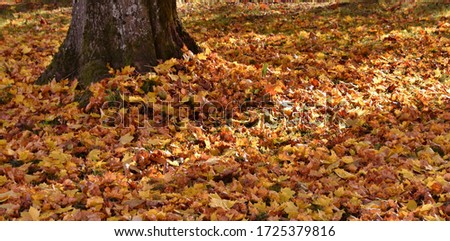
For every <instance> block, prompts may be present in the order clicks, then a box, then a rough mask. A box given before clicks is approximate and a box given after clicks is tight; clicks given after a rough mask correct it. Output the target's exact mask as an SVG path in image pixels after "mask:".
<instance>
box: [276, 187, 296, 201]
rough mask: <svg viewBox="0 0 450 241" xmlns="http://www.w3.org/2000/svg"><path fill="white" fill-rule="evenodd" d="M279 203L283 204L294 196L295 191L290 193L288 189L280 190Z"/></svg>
mask: <svg viewBox="0 0 450 241" xmlns="http://www.w3.org/2000/svg"><path fill="white" fill-rule="evenodd" d="M279 195H280V203H284V202H287V201H289V200H290V199H291V198H292V197H294V195H295V191H292V190H291V189H290V188H288V187H286V188H282V189H281V191H280V194H279Z"/></svg>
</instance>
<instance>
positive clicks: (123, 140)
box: [119, 133, 134, 145]
mask: <svg viewBox="0 0 450 241" xmlns="http://www.w3.org/2000/svg"><path fill="white" fill-rule="evenodd" d="M133 139H134V137H133V136H132V135H131V134H130V133H127V134H126V135H124V136H122V137H120V140H119V142H120V144H122V145H126V144H129V143H130V142H131V141H133Z"/></svg>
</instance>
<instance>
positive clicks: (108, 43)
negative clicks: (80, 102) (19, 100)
mask: <svg viewBox="0 0 450 241" xmlns="http://www.w3.org/2000/svg"><path fill="white" fill-rule="evenodd" d="M183 45H186V46H187V47H188V49H190V50H192V51H193V52H199V51H200V48H199V47H198V46H197V44H196V43H195V41H194V40H193V39H192V38H191V37H190V36H189V34H188V33H187V32H186V31H185V30H184V29H183V27H182V25H181V22H180V20H179V18H178V15H177V12H176V0H73V10H72V22H71V25H70V28H69V32H68V34H67V37H66V39H65V41H64V43H63V44H62V45H61V47H60V49H59V52H58V53H57V54H56V55H55V57H54V58H53V61H52V63H51V64H50V65H49V66H48V67H47V70H46V71H45V72H44V73H43V75H42V76H41V77H40V78H39V79H38V81H37V83H38V84H44V83H47V82H49V81H50V80H52V79H53V78H56V80H62V79H66V78H69V79H73V78H78V80H79V83H80V85H81V87H87V86H88V84H89V83H91V82H94V81H97V80H99V79H100V78H102V77H104V76H106V75H107V68H106V66H107V65H108V64H109V65H110V66H111V67H113V68H120V67H123V66H126V65H132V66H135V67H136V69H137V70H138V71H142V72H145V71H148V70H149V69H150V67H151V66H154V65H157V64H158V60H166V59H170V58H173V57H181V56H182V47H183Z"/></svg>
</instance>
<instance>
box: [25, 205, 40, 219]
mask: <svg viewBox="0 0 450 241" xmlns="http://www.w3.org/2000/svg"><path fill="white" fill-rule="evenodd" d="M28 214H30V217H31V219H32V220H33V221H39V216H40V215H41V211H39V210H38V209H36V208H35V207H30V210H28Z"/></svg>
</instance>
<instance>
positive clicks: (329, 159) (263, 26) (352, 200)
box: [0, 4, 450, 220]
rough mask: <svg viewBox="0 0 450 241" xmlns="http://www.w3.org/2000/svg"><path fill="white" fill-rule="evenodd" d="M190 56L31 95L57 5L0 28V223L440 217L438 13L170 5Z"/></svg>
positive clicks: (61, 17)
mask: <svg viewBox="0 0 450 241" xmlns="http://www.w3.org/2000/svg"><path fill="white" fill-rule="evenodd" d="M180 15H181V16H183V20H184V23H185V26H186V28H187V29H188V30H189V31H190V32H191V33H192V35H193V36H194V37H195V39H196V40H197V41H198V42H199V43H201V45H202V47H203V48H204V49H205V51H204V52H203V53H201V54H199V55H192V54H191V53H189V52H186V53H185V56H184V58H183V59H179V60H170V61H167V62H165V63H162V64H161V65H159V66H158V67H156V68H155V69H154V71H153V72H152V73H148V74H144V75H138V74H136V73H135V72H134V70H133V68H131V67H126V68H124V69H121V70H111V74H112V76H111V78H107V79H104V80H102V81H101V82H99V83H96V84H93V85H92V86H91V87H90V90H91V91H92V93H93V95H92V97H91V98H90V100H89V103H88V104H87V106H85V107H81V106H80V105H79V104H78V103H77V102H76V98H75V96H76V95H77V93H78V91H79V90H77V88H76V87H77V83H76V82H69V81H63V82H61V83H56V82H52V83H50V84H48V85H44V86H37V85H34V84H33V82H34V81H35V80H36V79H37V77H38V76H39V75H40V73H42V71H43V70H44V68H45V66H46V65H47V64H49V63H50V61H51V58H52V56H53V54H54V53H55V52H56V51H57V48H58V46H59V45H60V43H61V42H62V40H63V38H64V36H65V33H66V31H67V29H68V24H69V22H70V9H69V8H61V9H47V10H46V9H39V10H35V11H30V12H21V13H15V14H13V15H12V16H10V17H9V18H8V19H7V20H4V21H2V22H1V30H0V70H1V71H0V220H450V194H449V192H450V182H449V181H450V163H449V160H450V93H449V86H450V71H449V67H448V66H450V63H449V59H450V57H449V55H450V24H449V17H450V12H449V8H448V7H447V6H444V5H440V6H431V7H421V6H416V7H404V6H400V7H389V6H379V7H375V6H371V7H367V6H357V5H356V6H343V7H334V6H331V7H330V6H323V7H312V6H311V5H281V4H279V5H273V6H267V5H227V6H213V7H205V6H192V5H189V6H184V7H181V8H180Z"/></svg>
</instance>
